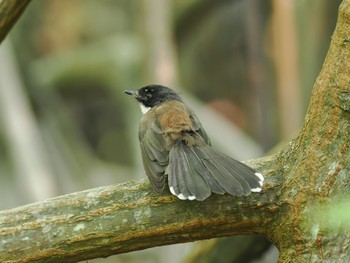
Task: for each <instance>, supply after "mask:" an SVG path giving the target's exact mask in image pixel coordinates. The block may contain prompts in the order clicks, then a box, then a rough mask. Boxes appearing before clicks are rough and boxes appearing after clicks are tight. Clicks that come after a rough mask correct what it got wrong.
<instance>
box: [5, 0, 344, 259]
mask: <svg viewBox="0 0 350 263" xmlns="http://www.w3.org/2000/svg"><path fill="white" fill-rule="evenodd" d="M14 2H16V1H14ZM3 3H4V1H1V0H0V10H1V5H2V4H3ZM2 16H3V15H2ZM1 25H2V24H1ZM0 31H1V30H0ZM349 133H350V0H344V1H343V3H342V4H341V6H340V9H339V18H338V23H337V27H336V30H335V32H334V35H333V39H332V42H331V46H330V49H329V52H328V55H327V58H326V60H325V63H324V66H323V68H322V71H321V73H320V75H319V77H318V79H317V81H316V83H315V86H314V89H313V94H312V99H311V103H310V106H309V110H308V113H307V115H306V118H305V123H304V126H303V128H302V131H301V132H300V134H299V136H298V137H297V138H296V139H294V140H293V141H292V142H290V143H289V144H288V145H286V146H285V147H284V149H283V150H282V151H281V152H279V153H278V154H276V155H275V156H272V157H266V158H264V159H261V160H258V161H256V162H255V163H253V166H254V167H255V168H257V169H258V170H259V171H261V172H262V173H264V175H265V176H266V184H265V185H264V189H263V192H262V193H259V194H252V195H250V196H248V197H243V198H234V197H231V196H217V195H214V196H212V197H211V198H209V199H208V200H206V201H204V202H196V201H180V200H177V199H176V198H175V197H173V196H169V195H166V194H165V195H163V196H159V195H157V194H155V193H154V192H153V190H152V189H151V188H150V185H149V183H147V182H144V181H143V182H129V183H126V184H122V185H118V186H110V187H103V188H97V189H92V190H87V191H84V192H78V193H73V194H70V195H66V196H61V197H57V198H53V199H49V200H47V201H45V202H41V203H35V204H30V205H27V206H23V207H19V208H16V209H12V210H7V211H2V212H0V261H1V262H76V261H80V260H84V259H91V258H96V257H106V256H109V255H112V254H118V253H124V252H129V251H134V250H139V249H144V248H148V247H154V246H160V245H167V244H174V243H181V242H190V241H194V240H199V239H206V238H213V237H220V236H229V235H238V234H253V233H260V234H264V235H266V236H267V237H268V238H269V239H270V240H271V241H272V242H273V243H274V244H275V245H276V246H277V247H278V248H279V250H280V262H350V242H349V241H350V233H349V232H340V231H339V232H335V231H333V232H331V231H327V230H326V228H327V226H326V225H324V223H323V221H322V219H321V218H319V217H315V216H314V210H315V209H316V208H317V207H318V205H319V204H324V203H328V202H330V201H332V200H334V198H336V197H337V196H338V195H339V194H341V193H346V192H348V186H349V185H350V165H349V163H350V150H349V138H350V136H349V135H350V134H349Z"/></svg>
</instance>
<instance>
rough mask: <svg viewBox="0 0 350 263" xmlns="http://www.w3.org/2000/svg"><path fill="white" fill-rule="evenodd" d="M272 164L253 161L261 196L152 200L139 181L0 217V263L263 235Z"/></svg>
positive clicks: (272, 208)
mask: <svg viewBox="0 0 350 263" xmlns="http://www.w3.org/2000/svg"><path fill="white" fill-rule="evenodd" d="M273 161H274V158H264V159H262V160H260V161H259V162H257V163H256V165H258V166H260V167H261V168H262V169H263V167H265V168H264V170H265V169H267V168H269V171H267V170H266V172H265V174H266V175H267V183H266V184H265V187H264V192H263V194H252V195H250V196H248V197H243V198H235V197H232V196H228V195H225V196H218V195H213V196H212V197H210V198H209V199H208V200H206V201H205V202H196V201H195V202H192V201H191V202H189V201H188V202H184V201H181V200H178V199H177V198H176V197H174V196H172V195H162V196H159V195H157V194H156V193H154V191H153V189H151V187H150V184H149V183H148V182H145V181H137V182H135V181H132V182H128V183H125V184H121V185H117V186H108V187H101V188H96V189H92V190H87V191H83V192H77V193H73V194H69V195H65V196H60V197H56V198H52V199H49V200H46V201H44V202H40V203H34V204H30V205H26V206H22V207H19V208H16V209H12V210H7V211H2V212H0V261H1V262H13V261H16V262H63V261H64V262H77V261H80V260H85V259H91V258H96V257H107V256H109V255H113V254H118V253H124V252H129V251H134V250H140V249H145V248H149V247H154V246H162V245H168V244H175V243H183V242H190V241H194V240H200V239H207V238H213V237H221V236H229V235H238V234H239V235H242V234H252V233H263V232H264V229H265V225H266V224H268V223H269V221H270V220H272V218H273V217H272V216H271V215H274V214H276V213H277V212H278V210H279V207H280V206H281V204H280V203H277V201H276V200H275V196H276V189H278V187H277V185H278V183H279V182H278V180H276V179H274V180H269V174H271V173H273V172H274V170H273V169H272V168H271V166H272V163H273Z"/></svg>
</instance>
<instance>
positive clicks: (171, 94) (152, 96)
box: [124, 85, 182, 108]
mask: <svg viewBox="0 0 350 263" xmlns="http://www.w3.org/2000/svg"><path fill="white" fill-rule="evenodd" d="M124 92H125V93H126V94H128V95H132V96H134V97H135V99H137V100H138V101H139V102H140V103H142V104H143V105H144V106H145V107H148V108H152V107H154V106H156V105H158V104H160V103H162V102H165V101H168V100H177V101H182V100H181V98H180V96H179V95H178V94H177V93H176V92H175V91H173V90H172V89H170V88H168V87H165V86H161V85H148V86H145V87H142V88H140V89H139V90H125V91H124Z"/></svg>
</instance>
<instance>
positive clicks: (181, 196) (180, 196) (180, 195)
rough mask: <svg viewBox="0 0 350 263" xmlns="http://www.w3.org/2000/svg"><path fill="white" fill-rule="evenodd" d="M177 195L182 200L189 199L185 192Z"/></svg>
mask: <svg viewBox="0 0 350 263" xmlns="http://www.w3.org/2000/svg"><path fill="white" fill-rule="evenodd" d="M177 197H178V198H179V199H181V200H186V199H187V198H186V197H185V196H184V195H183V194H179V195H178V196H177Z"/></svg>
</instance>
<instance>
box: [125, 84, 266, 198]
mask: <svg viewBox="0 0 350 263" xmlns="http://www.w3.org/2000/svg"><path fill="white" fill-rule="evenodd" d="M124 93H126V94H128V95H131V96H132V97H134V98H135V99H136V100H137V102H138V103H139V105H140V108H141V111H142V113H143V116H142V118H141V121H140V124H139V131H138V137H139V142H140V148H141V155H142V162H143V166H144V169H145V172H146V175H147V177H148V178H149V181H150V183H151V185H152V186H153V188H154V190H155V191H156V192H157V193H162V192H164V191H165V188H166V187H168V188H169V191H170V193H171V194H173V195H175V196H177V197H178V198H179V199H181V200H197V201H203V200H205V199H207V198H208V197H209V196H211V194H212V193H216V194H221V195H223V194H225V193H227V194H230V195H233V196H243V195H249V194H251V193H252V192H260V191H261V190H262V186H263V182H264V177H263V175H262V174H261V173H258V172H257V171H255V170H254V169H253V168H251V167H249V166H248V165H246V164H244V163H242V162H240V161H237V160H235V159H233V158H231V157H229V156H227V155H225V154H223V153H220V152H218V151H216V150H214V149H213V148H212V146H211V142H210V139H209V137H208V134H207V133H206V131H205V130H204V128H203V126H202V124H201V122H200V120H199V119H198V117H197V115H196V114H195V113H194V111H193V110H192V109H191V108H190V107H188V106H187V105H186V104H185V103H184V101H183V100H182V98H181V97H180V95H179V94H178V93H176V92H175V91H174V90H173V89H171V88H168V87H166V86H162V85H157V84H152V85H147V86H144V87H142V88H139V89H137V90H125V91H124Z"/></svg>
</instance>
